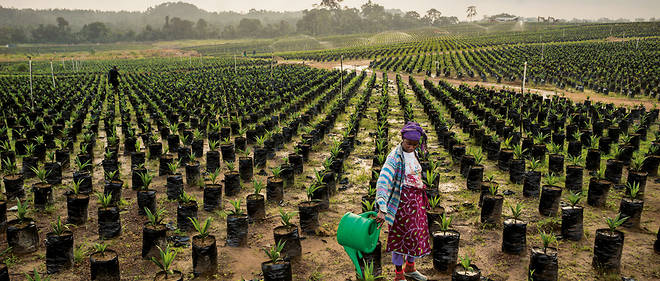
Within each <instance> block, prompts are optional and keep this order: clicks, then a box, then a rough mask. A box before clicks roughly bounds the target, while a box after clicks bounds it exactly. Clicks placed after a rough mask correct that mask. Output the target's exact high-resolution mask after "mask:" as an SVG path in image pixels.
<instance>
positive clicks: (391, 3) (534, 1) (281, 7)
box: [0, 0, 660, 19]
mask: <svg viewBox="0 0 660 281" xmlns="http://www.w3.org/2000/svg"><path fill="white" fill-rule="evenodd" d="M163 2H168V1H162V0H142V1H140V0H110V1H108V0H104V1H98V0H0V6H3V7H14V8H34V9H49V8H66V9H93V10H110V11H119V10H128V11H144V10H146V9H147V8H148V7H151V6H154V5H157V4H159V3H163ZM183 2H188V3H192V4H195V5H196V6H198V7H200V8H202V9H205V10H207V11H228V10H231V11H238V12H246V11H247V10H249V9H251V8H256V9H265V10H275V11H295V10H304V9H310V8H312V4H315V3H318V2H320V0H318V1H305V0H258V1H236V0H232V1H228V0H186V1H183ZM365 2H367V0H344V2H342V5H344V6H349V7H359V6H360V5H362V4H363V3H365ZM373 2H375V3H378V4H380V5H383V6H385V8H398V9H401V10H404V11H409V10H415V11H418V12H420V13H423V12H424V11H426V10H428V9H430V8H436V9H438V10H439V11H441V12H442V14H443V15H450V16H457V17H459V18H460V19H464V18H465V9H466V7H467V6H469V5H475V6H477V12H478V16H477V18H481V17H482V16H483V15H494V14H497V13H501V12H508V13H512V14H515V15H519V16H525V17H536V16H543V17H547V16H554V17H556V18H564V19H572V18H591V19H596V18H601V17H608V18H612V19H614V18H629V19H634V18H637V17H642V18H647V19H648V18H650V17H655V18H660V0H452V1H443V0H412V1H411V0H408V1H402V0H375V1H373Z"/></svg>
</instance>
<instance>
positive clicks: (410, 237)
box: [386, 185, 431, 258]
mask: <svg viewBox="0 0 660 281" xmlns="http://www.w3.org/2000/svg"><path fill="white" fill-rule="evenodd" d="M422 186H423V185H422ZM427 205H428V199H427V197H426V191H425V190H424V189H422V188H417V187H414V186H410V185H404V186H403V188H402V189H401V201H400V202H399V208H398V209H397V212H396V216H395V218H394V224H392V225H391V226H390V230H389V234H388V236H387V248H386V252H394V253H397V254H401V255H406V256H410V257H414V258H419V257H423V256H425V255H428V254H429V253H430V252H431V246H430V245H429V228H428V221H427V217H426V209H427Z"/></svg>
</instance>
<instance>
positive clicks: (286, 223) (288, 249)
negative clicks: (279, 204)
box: [273, 208, 302, 259]
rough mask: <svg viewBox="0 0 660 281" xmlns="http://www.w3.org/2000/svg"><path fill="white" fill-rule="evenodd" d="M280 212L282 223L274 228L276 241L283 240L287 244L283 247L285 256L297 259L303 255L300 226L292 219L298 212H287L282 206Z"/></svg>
mask: <svg viewBox="0 0 660 281" xmlns="http://www.w3.org/2000/svg"><path fill="white" fill-rule="evenodd" d="M279 213H280V223H281V224H282V225H281V226H278V227H275V229H273V235H274V237H275V243H279V242H282V243H284V244H286V246H284V249H283V252H284V256H285V257H288V258H289V259H296V258H298V257H300V256H301V255H302V248H301V246H300V236H299V232H298V226H297V225H295V224H293V222H292V221H291V220H292V219H293V217H294V216H295V214H296V213H295V212H286V211H284V210H283V209H282V208H280V210H279Z"/></svg>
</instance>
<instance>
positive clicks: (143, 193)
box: [137, 172, 156, 216]
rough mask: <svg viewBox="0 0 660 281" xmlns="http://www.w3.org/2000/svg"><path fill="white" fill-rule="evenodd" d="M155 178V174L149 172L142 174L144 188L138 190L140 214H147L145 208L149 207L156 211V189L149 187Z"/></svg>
mask: <svg viewBox="0 0 660 281" xmlns="http://www.w3.org/2000/svg"><path fill="white" fill-rule="evenodd" d="M153 178H154V176H153V175H152V174H150V173H149V172H146V173H142V174H140V179H141V180H142V188H141V189H140V190H138V192H137V201H138V214H140V215H141V216H144V215H145V212H144V208H148V209H149V210H150V211H151V212H152V213H153V212H156V190H153V189H150V188H149V186H150V185H151V182H152V181H153Z"/></svg>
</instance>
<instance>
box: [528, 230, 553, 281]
mask: <svg viewBox="0 0 660 281" xmlns="http://www.w3.org/2000/svg"><path fill="white" fill-rule="evenodd" d="M540 236H541V242H542V243H543V247H542V248H539V247H532V253H531V257H530V260H529V269H528V272H530V276H529V278H533V279H534V280H541V279H543V280H557V274H558V261H557V248H554V247H550V245H551V244H552V243H556V242H557V237H556V236H555V235H554V234H552V233H546V232H544V231H541V232H540ZM546 278H547V279H546Z"/></svg>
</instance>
